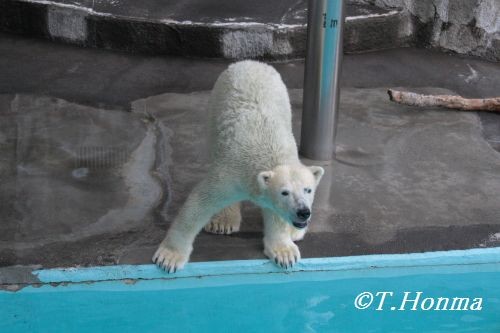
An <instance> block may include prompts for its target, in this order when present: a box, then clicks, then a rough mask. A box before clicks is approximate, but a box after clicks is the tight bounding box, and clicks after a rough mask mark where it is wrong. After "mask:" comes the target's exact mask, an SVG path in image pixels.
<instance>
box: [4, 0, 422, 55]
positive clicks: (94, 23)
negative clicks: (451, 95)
mask: <svg viewBox="0 0 500 333" xmlns="http://www.w3.org/2000/svg"><path fill="white" fill-rule="evenodd" d="M352 1H353V2H348V5H347V17H346V29H345V37H344V50H345V51H346V52H363V51H372V50H379V49H387V48H393V47H401V46H407V45H409V44H410V43H411V41H412V28H411V26H412V25H411V22H410V19H409V17H408V16H407V14H406V12H402V11H398V10H392V11H388V10H384V9H380V8H378V7H376V6H370V5H364V4H359V3H355V2H354V0H352ZM306 22H307V1H305V0H302V1H297V0H281V1H276V2H274V1H273V2H270V1H265V0H255V1H251V2H250V1H246V0H203V1H202V0H183V1H169V2H165V1H162V0H145V1H141V2H138V1H136V0H54V1H46V0H2V1H1V2H0V31H4V32H11V33H17V34H24V35H29V36H36V37H42V38H47V39H51V40H55V41H62V42H67V43H72V44H77V45H81V46H86V47H96V48H105V49H114V50H121V51H127V52H134V53H143V54H169V55H180V56H194V57H209V58H225V59H242V58H257V59H293V58H301V57H304V54H305V45H306V32H307V25H306Z"/></svg>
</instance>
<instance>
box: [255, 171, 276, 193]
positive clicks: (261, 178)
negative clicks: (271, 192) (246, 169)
mask: <svg viewBox="0 0 500 333" xmlns="http://www.w3.org/2000/svg"><path fill="white" fill-rule="evenodd" d="M273 176H274V172H272V171H262V172H260V173H259V174H258V175H257V182H258V183H259V187H260V188H261V189H266V188H267V187H268V186H269V182H270V181H271V178H272V177H273Z"/></svg>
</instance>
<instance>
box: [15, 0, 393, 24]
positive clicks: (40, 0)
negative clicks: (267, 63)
mask: <svg viewBox="0 0 500 333" xmlns="http://www.w3.org/2000/svg"><path fill="white" fill-rule="evenodd" d="M20 1H24V2H31V3H39V4H44V5H51V6H59V7H65V8H72V9H77V10H81V11H85V12H88V13H90V14H93V15H97V16H107V17H116V18H130V17H129V16H123V15H115V14H111V13H103V12H98V11H95V10H94V9H92V8H87V7H81V6H76V5H72V4H64V3H60V2H56V1H48V0H20ZM399 13H400V12H399V11H397V10H393V11H390V12H388V13H384V14H369V15H358V16H348V17H346V21H356V20H362V19H367V18H376V17H387V16H393V15H397V14H399ZM245 18H246V19H248V17H245ZM230 20H235V18H231V19H230ZM151 21H157V22H160V23H165V24H175V25H187V26H200V27H267V28H271V29H293V28H305V27H306V26H307V24H305V23H304V24H281V23H262V22H234V21H233V22H231V21H230V22H220V21H215V22H211V23H206V22H193V21H189V20H184V21H177V20H172V19H163V20H151Z"/></svg>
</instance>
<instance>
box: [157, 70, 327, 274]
mask: <svg viewBox="0 0 500 333" xmlns="http://www.w3.org/2000/svg"><path fill="white" fill-rule="evenodd" d="M209 112H210V124H209V125H210V136H211V148H210V149H211V152H210V156H211V165H210V169H209V172H208V174H207V175H206V177H205V178H204V179H203V180H202V181H201V182H200V183H199V184H198V185H197V186H196V187H195V188H194V189H193V191H192V192H191V194H190V195H189V196H188V198H187V200H186V202H185V203H184V205H183V207H182V208H181V210H180V211H179V213H178V215H177V217H176V218H175V220H174V222H173V223H172V225H171V226H170V229H169V230H168V233H167V235H166V237H165V239H164V240H163V241H162V243H161V244H160V246H159V248H158V250H157V251H156V253H155V254H154V256H153V262H155V263H156V264H157V265H158V266H159V267H161V268H163V269H164V270H166V271H167V272H170V273H171V272H175V271H176V270H178V269H181V268H183V267H184V264H185V263H186V262H187V261H188V260H189V256H190V254H191V252H192V249H193V246H192V244H193V241H194V239H195V237H196V235H197V234H198V233H199V232H200V230H201V229H202V228H203V227H205V230H206V231H208V232H213V233H219V234H230V233H233V232H236V231H238V230H239V227H240V223H241V214H240V202H241V201H244V200H249V201H251V202H253V203H254V204H256V205H258V206H259V207H261V208H262V215H263V222H264V253H265V255H266V256H268V257H269V258H270V259H271V260H273V261H275V262H276V264H278V265H280V266H282V267H284V268H288V267H290V266H292V265H293V264H294V263H296V262H297V261H298V260H299V259H300V252H299V249H298V247H297V245H295V243H294V241H296V240H300V239H302V237H304V234H305V231H306V229H307V226H308V223H309V221H310V218H311V206H312V203H313V199H314V193H315V190H316V187H317V186H318V183H319V181H320V179H321V177H322V175H323V173H324V170H323V168H321V167H318V166H309V167H308V166H305V165H303V164H302V163H301V162H300V160H299V156H298V152H297V145H296V142H295V139H294V137H293V134H292V114H291V107H290V101H289V97H288V92H287V89H286V87H285V85H284V83H283V81H282V80H281V77H280V75H279V74H278V72H276V70H275V69H274V68H273V67H271V66H269V65H266V64H263V63H260V62H256V61H241V62H238V63H235V64H232V65H230V66H229V68H228V69H226V70H225V71H224V72H223V73H222V74H221V75H220V76H219V78H218V79H217V82H216V83H215V86H214V88H213V90H212V94H211V97H210V102H209Z"/></svg>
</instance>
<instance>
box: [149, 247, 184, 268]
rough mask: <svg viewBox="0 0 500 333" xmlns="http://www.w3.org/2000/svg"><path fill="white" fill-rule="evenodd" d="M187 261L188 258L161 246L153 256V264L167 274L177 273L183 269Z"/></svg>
mask: <svg viewBox="0 0 500 333" xmlns="http://www.w3.org/2000/svg"><path fill="white" fill-rule="evenodd" d="M187 261H188V256H186V255H184V254H182V253H180V252H178V251H175V250H171V249H169V248H166V247H164V246H161V245H160V247H159V248H158V250H156V252H155V254H154V255H153V262H154V263H155V264H156V265H157V266H158V267H159V268H161V269H163V270H164V271H165V272H167V273H175V272H177V270H180V269H182V268H183V267H184V265H185V264H186V262H187Z"/></svg>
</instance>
